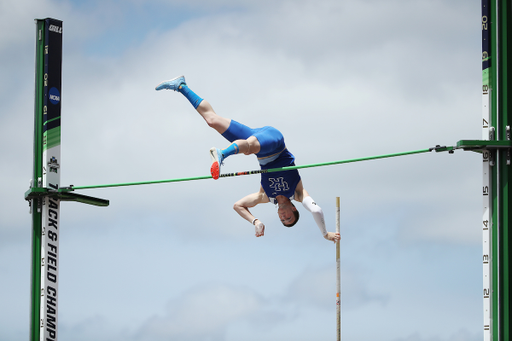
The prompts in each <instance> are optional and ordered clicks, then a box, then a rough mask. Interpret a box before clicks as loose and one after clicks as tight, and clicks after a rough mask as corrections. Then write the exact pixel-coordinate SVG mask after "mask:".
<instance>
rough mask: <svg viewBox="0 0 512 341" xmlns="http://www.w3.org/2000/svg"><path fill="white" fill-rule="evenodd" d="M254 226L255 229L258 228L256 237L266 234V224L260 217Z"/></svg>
mask: <svg viewBox="0 0 512 341" xmlns="http://www.w3.org/2000/svg"><path fill="white" fill-rule="evenodd" d="M254 227H255V230H256V237H263V235H264V234H265V224H263V223H262V222H261V221H259V219H258V220H256V222H255V223H254Z"/></svg>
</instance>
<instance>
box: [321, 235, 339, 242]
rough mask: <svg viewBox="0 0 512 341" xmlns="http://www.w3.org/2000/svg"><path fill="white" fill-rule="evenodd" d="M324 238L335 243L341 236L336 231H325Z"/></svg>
mask: <svg viewBox="0 0 512 341" xmlns="http://www.w3.org/2000/svg"><path fill="white" fill-rule="evenodd" d="M324 238H325V239H327V240H330V241H332V242H335V243H336V242H337V241H339V240H340V239H341V236H340V234H339V233H338V232H327V234H326V235H325V236H324Z"/></svg>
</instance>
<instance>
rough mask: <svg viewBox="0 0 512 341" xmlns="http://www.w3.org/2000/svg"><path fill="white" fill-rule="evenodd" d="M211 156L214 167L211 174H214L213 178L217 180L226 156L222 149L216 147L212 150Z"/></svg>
mask: <svg viewBox="0 0 512 341" xmlns="http://www.w3.org/2000/svg"><path fill="white" fill-rule="evenodd" d="M210 156H211V157H212V167H211V168H210V173H211V174H212V178H214V179H215V180H217V179H218V178H219V176H220V166H222V161H224V156H223V155H222V153H221V151H220V149H219V148H215V147H212V148H211V149H210Z"/></svg>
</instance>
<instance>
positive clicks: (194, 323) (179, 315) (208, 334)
mask: <svg viewBox="0 0 512 341" xmlns="http://www.w3.org/2000/svg"><path fill="white" fill-rule="evenodd" d="M262 305H263V302H262V299H261V297H259V296H258V295H257V294H256V293H254V292H252V291H251V290H248V289H246V288H233V287H229V286H225V285H211V284H209V283H208V284H205V286H204V287H203V288H194V289H191V290H189V291H187V292H186V293H184V294H183V295H182V296H181V297H180V298H178V299H175V300H172V301H170V302H169V303H168V304H167V311H166V314H165V316H155V317H153V318H151V319H149V320H148V321H147V322H146V323H145V324H144V326H143V327H142V328H141V329H140V330H139V331H138V332H137V336H136V337H135V339H136V340H169V339H180V340H212V341H217V340H224V337H225V334H226V330H227V328H228V327H229V326H230V325H231V324H234V323H240V321H243V320H247V319H248V320H250V319H254V318H255V317H256V314H257V313H258V312H259V310H260V309H261V308H262Z"/></svg>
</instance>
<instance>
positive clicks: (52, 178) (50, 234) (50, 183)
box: [39, 19, 62, 341]
mask: <svg viewBox="0 0 512 341" xmlns="http://www.w3.org/2000/svg"><path fill="white" fill-rule="evenodd" d="M44 21H45V25H44V30H45V33H44V38H45V40H44V73H43V79H44V83H43V98H42V99H43V110H42V113H43V120H42V124H43V126H42V153H43V155H42V163H43V164H42V167H43V169H42V187H43V188H47V189H49V190H57V189H58V188H59V185H60V136H61V134H60V119H61V72H62V22H61V21H59V20H55V19H45V20H44ZM42 200H43V206H42V228H41V288H40V289H41V291H40V292H41V302H40V317H39V318H40V332H39V338H40V340H41V341H43V340H44V341H53V340H57V321H58V308H57V307H58V305H57V302H58V279H59V271H58V264H59V215H60V200H59V199H57V198H52V197H49V196H46V197H44V198H42Z"/></svg>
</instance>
